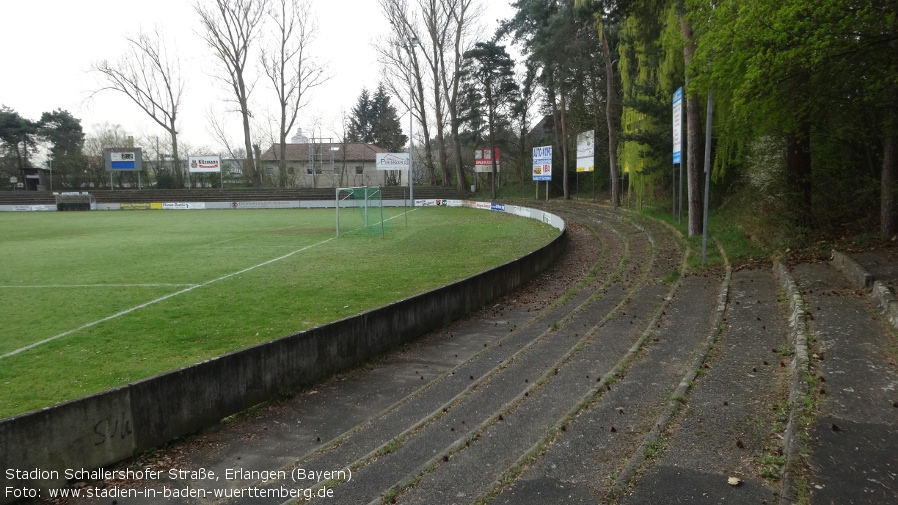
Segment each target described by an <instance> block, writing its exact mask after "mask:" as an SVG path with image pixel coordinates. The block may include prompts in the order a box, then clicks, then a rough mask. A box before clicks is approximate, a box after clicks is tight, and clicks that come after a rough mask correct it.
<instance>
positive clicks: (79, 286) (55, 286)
mask: <svg viewBox="0 0 898 505" xmlns="http://www.w3.org/2000/svg"><path fill="white" fill-rule="evenodd" d="M184 286H189V287H196V286H199V284H190V283H183V284H40V285H35V286H26V285H8V286H0V289H45V288H160V287H162V288H180V287H184Z"/></svg>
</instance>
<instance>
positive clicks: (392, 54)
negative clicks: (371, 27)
mask: <svg viewBox="0 0 898 505" xmlns="http://www.w3.org/2000/svg"><path fill="white" fill-rule="evenodd" d="M379 2H380V7H381V11H382V12H383V14H384V16H385V17H386V18H387V20H388V21H389V22H390V24H391V25H392V34H391V36H389V37H387V39H386V41H385V43H383V44H380V45H376V46H375V50H376V51H377V52H378V53H379V54H380V59H379V61H380V63H381V65H383V72H382V73H383V77H384V85H385V86H387V88H388V89H389V90H390V92H391V93H392V94H393V95H394V96H403V95H404V94H405V93H407V92H408V91H407V90H406V88H407V87H408V86H409V72H411V81H412V83H411V86H412V87H413V89H414V93H413V95H414V100H413V102H414V103H413V105H412V110H411V111H409V114H411V115H413V116H416V117H417V119H418V122H419V124H420V126H421V130H420V131H421V137H422V140H423V143H424V164H425V166H426V167H427V171H428V173H429V174H430V179H431V181H433V180H434V179H435V177H436V165H435V164H434V161H433V142H432V141H431V135H430V133H431V131H432V129H433V123H432V119H431V117H430V114H429V113H428V112H429V109H430V104H429V101H428V93H426V90H425V75H424V72H425V70H424V68H423V65H424V64H423V62H422V61H421V60H420V59H419V55H418V51H417V50H416V49H417V44H412V43H411V41H413V40H415V41H418V43H420V42H421V41H420V40H419V39H418V33H419V32H421V29H420V27H419V26H418V25H417V22H416V20H415V18H414V16H413V14H414V13H413V12H412V11H411V8H410V7H409V5H408V1H407V0H379ZM409 67H411V68H409Z"/></svg>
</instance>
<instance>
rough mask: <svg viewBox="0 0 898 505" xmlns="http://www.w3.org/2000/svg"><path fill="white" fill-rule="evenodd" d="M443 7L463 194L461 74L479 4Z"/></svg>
mask: <svg viewBox="0 0 898 505" xmlns="http://www.w3.org/2000/svg"><path fill="white" fill-rule="evenodd" d="M440 5H441V7H442V9H443V11H445V12H446V13H447V14H448V16H449V18H451V21H450V24H449V30H448V33H449V34H450V35H451V42H452V51H451V52H449V51H447V50H443V51H441V53H440V54H441V59H440V72H441V73H442V76H443V93H444V94H445V95H446V109H447V111H448V113H449V124H450V135H451V136H452V144H453V146H454V149H453V151H455V178H456V187H457V188H458V190H459V191H465V188H467V182H466V181H465V164H464V161H463V159H462V152H461V139H460V138H459V133H458V128H459V126H460V125H461V120H460V119H459V115H460V114H459V111H460V110H461V103H460V100H459V96H460V83H461V78H460V77H459V76H460V73H459V72H460V70H461V66H462V60H463V55H464V53H465V51H467V50H468V49H470V47H469V42H468V37H467V35H469V34H470V32H471V30H472V26H473V23H472V22H473V20H474V13H475V12H476V11H477V9H476V4H475V0H440Z"/></svg>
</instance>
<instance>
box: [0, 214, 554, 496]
mask: <svg viewBox="0 0 898 505" xmlns="http://www.w3.org/2000/svg"><path fill="white" fill-rule="evenodd" d="M509 210H511V209H509ZM514 212H515V213H517V214H518V215H521V216H527V217H531V218H536V219H542V220H543V221H544V222H547V223H550V224H553V226H556V227H557V228H559V229H560V230H561V232H560V233H559V235H558V236H557V237H556V238H555V239H554V240H553V241H552V242H550V243H549V244H547V245H546V246H544V247H542V248H540V249H539V250H537V251H534V252H532V253H530V254H528V255H526V256H523V257H521V258H519V259H517V260H514V261H511V262H509V263H506V264H505V265H502V266H500V267H498V268H495V269H493V270H490V271H487V272H483V273H481V274H478V275H474V276H472V277H469V278H467V279H463V280H461V281H459V282H456V283H454V284H451V285H449V286H444V287H441V288H438V289H434V290H432V291H429V292H426V293H423V294H420V295H417V296H414V297H411V298H407V299H404V300H400V301H397V302H395V303H391V304H389V305H387V306H385V307H381V308H378V309H374V310H371V311H369V312H365V313H363V314H359V315H357V316H354V317H350V318H347V319H343V320H340V321H336V322H334V323H331V324H328V325H326V326H321V327H318V328H313V329H310V330H307V331H303V332H300V333H296V334H293V335H289V336H286V337H283V338H280V339H277V340H274V341H271V342H267V343H265V344H260V345H257V346H254V347H250V348H247V349H243V350H240V351H236V352H233V353H230V354H226V355H224V356H220V357H218V358H214V359H210V360H207V361H204V362H202V363H197V364H195V365H192V366H189V367H185V368H182V369H179V370H175V371H172V372H168V373H165V374H162V375H158V376H156V377H151V378H148V379H144V380H141V381H138V382H135V383H132V384H129V385H128V386H124V387H121V388H117V389H113V390H110V391H105V392H103V393H99V394H96V395H92V396H89V397H86V398H82V399H79V400H75V401H71V402H68V403H64V404H60V405H57V406H54V407H49V408H46V409H42V410H39V411H35V412H30V413H27V414H23V415H20V416H16V417H13V418H9V419H5V420H3V421H0V471H2V472H3V473H0V491H3V490H4V489H5V488H6V486H14V487H28V488H30V489H44V490H46V489H48V488H51V487H60V486H62V485H64V484H65V480H66V479H65V471H66V470H81V469H84V470H93V469H96V468H99V467H102V466H103V465H110V464H113V463H116V462H118V461H121V460H123V459H126V458H128V457H130V456H132V455H134V454H136V453H139V452H142V451H145V450H147V449H150V448H153V447H156V446H159V445H161V444H164V443H166V442H168V441H170V440H172V439H174V438H176V437H179V436H182V435H186V434H189V433H193V432H195V431H197V430H200V429H202V428H205V427H208V426H212V425H215V424H216V423H218V422H220V421H221V419H223V418H225V417H227V416H230V415H233V414H235V413H237V412H240V411H242V410H245V409H247V408H249V407H251V406H253V405H257V404H259V403H261V402H265V401H268V400H272V399H275V398H277V397H278V396H279V395H280V394H282V393H283V392H285V391H290V390H292V389H295V388H298V387H299V386H302V385H303V384H308V383H310V382H313V381H316V380H319V379H323V378H325V377H328V376H330V375H333V374H335V373H337V372H340V371H343V370H346V369H348V368H350V367H352V366H354V365H357V364H359V363H362V362H364V361H366V360H368V359H371V358H372V357H374V356H377V355H379V354H382V353H384V352H387V351H389V350H392V349H395V348H397V347H398V346H400V345H402V344H404V343H406V342H409V341H411V340H413V339H415V338H417V337H418V336H420V335H422V334H424V333H426V332H428V331H431V330H433V329H436V328H440V327H442V326H444V325H446V324H447V323H449V322H451V321H452V320H454V319H457V318H459V317H461V316H463V315H465V314H467V313H469V312H471V311H473V310H476V309H479V308H481V307H484V306H486V305H487V304H488V303H490V302H492V301H494V300H495V299H496V298H498V297H500V296H502V295H504V294H506V293H508V292H510V291H511V290H513V289H515V288H517V287H520V286H521V285H523V284H524V283H526V282H527V281H529V280H531V279H533V278H534V277H535V276H536V275H538V274H539V273H540V272H542V271H543V270H545V268H546V267H548V266H549V265H551V264H552V263H553V262H554V261H555V260H556V259H557V258H558V257H559V256H560V255H561V254H562V253H563V251H564V248H565V246H566V244H567V236H566V235H565V233H564V231H563V227H564V224H563V222H562V221H561V220H560V219H559V218H558V217H557V216H553V215H549V214H545V215H544V214H543V213H542V211H532V210H531V209H524V208H514ZM35 469H37V470H41V471H43V472H45V473H50V474H52V473H53V472H55V474H54V475H50V476H44V477H46V478H36V479H30V478H28V479H17V478H12V479H11V478H9V477H8V472H7V471H8V470H13V471H15V470H23V471H31V470H35ZM44 496H46V492H45V494H44ZM13 501H14V499H12V498H10V497H7V496H5V495H4V494H3V493H0V504H6V503H11V502H13Z"/></svg>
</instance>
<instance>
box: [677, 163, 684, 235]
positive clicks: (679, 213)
mask: <svg viewBox="0 0 898 505" xmlns="http://www.w3.org/2000/svg"><path fill="white" fill-rule="evenodd" d="M677 200H678V201H679V203H680V208H679V209H678V211H677V224H683V164H682V163H680V197H679V198H678V199H677Z"/></svg>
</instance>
